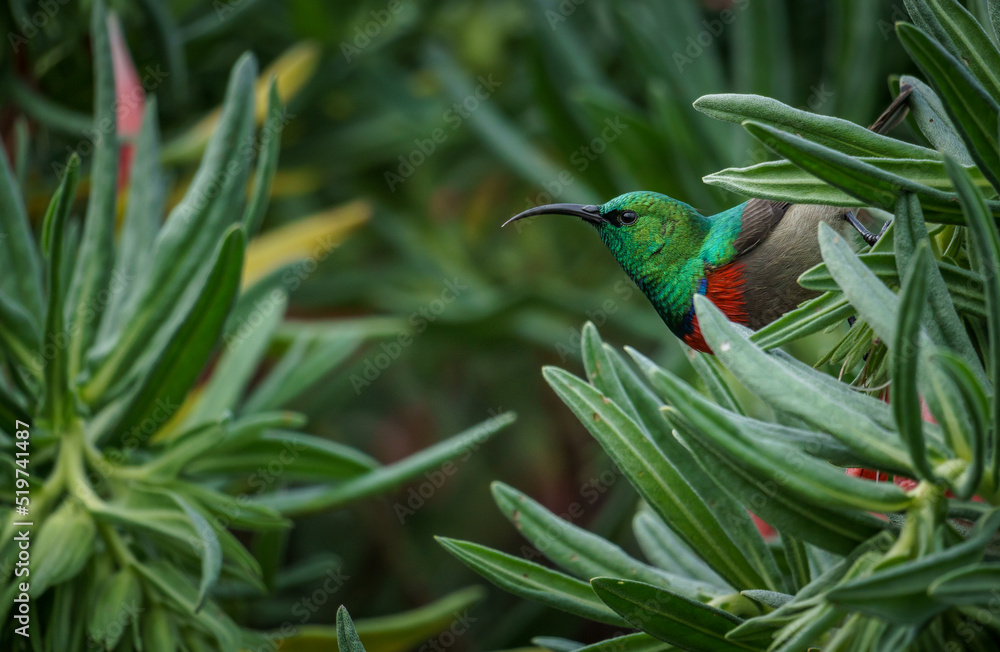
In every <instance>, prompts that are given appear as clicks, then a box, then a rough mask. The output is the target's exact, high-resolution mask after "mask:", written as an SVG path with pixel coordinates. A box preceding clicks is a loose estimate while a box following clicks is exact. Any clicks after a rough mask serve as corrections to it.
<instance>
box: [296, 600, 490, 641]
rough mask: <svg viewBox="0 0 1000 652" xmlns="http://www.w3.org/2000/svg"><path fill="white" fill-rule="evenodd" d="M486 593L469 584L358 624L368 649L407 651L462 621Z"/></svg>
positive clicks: (360, 621)
mask: <svg viewBox="0 0 1000 652" xmlns="http://www.w3.org/2000/svg"><path fill="white" fill-rule="evenodd" d="M484 596H485V591H484V590H483V589H482V588H481V587H478V586H470V587H468V588H466V589H461V590H459V591H455V592H454V593H450V594H448V595H446V596H444V597H443V598H441V599H439V600H436V601H434V602H432V603H430V604H428V605H425V606H423V607H419V608H417V609H411V610H410V611H404V612H402V613H398V614H393V615H391V616H383V617H380V618H366V619H365V620H359V621H358V622H357V623H355V626H356V627H357V630H358V636H359V637H360V638H361V641H362V642H363V643H364V644H365V647H366V648H367V649H368V652H406V651H407V650H412V649H413V647H414V646H416V645H419V644H421V643H423V642H425V641H427V640H429V639H433V637H434V636H435V635H436V634H437V633H438V632H442V631H447V630H448V629H449V628H450V627H451V626H452V625H453V624H455V623H456V622H460V619H461V618H462V617H463V616H464V615H465V614H466V613H467V612H468V610H469V608H471V607H472V606H473V605H475V604H476V603H478V602H480V601H481V600H482V599H483V597H484ZM469 620H472V619H471V618H470V619H469ZM289 652H294V650H289Z"/></svg>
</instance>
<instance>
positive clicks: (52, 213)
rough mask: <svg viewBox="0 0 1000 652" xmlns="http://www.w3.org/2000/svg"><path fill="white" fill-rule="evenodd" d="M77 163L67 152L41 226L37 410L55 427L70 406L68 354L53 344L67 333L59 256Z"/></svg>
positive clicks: (61, 340)
mask: <svg viewBox="0 0 1000 652" xmlns="http://www.w3.org/2000/svg"><path fill="white" fill-rule="evenodd" d="M79 166H80V159H79V157H77V156H76V154H72V155H70V157H69V161H68V162H67V163H66V173H65V174H64V175H63V178H62V181H61V182H60V183H59V189H58V190H57V191H56V194H55V196H54V197H53V198H52V203H50V204H49V209H48V211H47V212H46V214H45V222H44V225H43V233H44V234H45V237H44V242H43V246H44V248H45V255H46V257H47V258H48V270H47V273H46V278H47V279H48V280H47V284H48V287H47V288H46V289H47V291H48V292H47V293H48V302H47V305H46V308H45V335H44V339H43V342H49V343H51V344H52V345H53V346H52V349H53V351H52V355H51V356H50V357H49V359H45V358H40V359H41V361H42V364H43V365H44V378H45V396H44V397H43V399H42V406H41V408H40V410H41V413H42V415H44V417H45V418H46V419H48V420H50V421H51V423H52V424H53V427H54V428H56V429H58V428H59V427H61V426H62V425H63V424H64V423H65V422H66V419H68V418H69V413H70V411H71V410H72V408H73V406H72V405H70V404H69V401H70V398H69V396H68V393H69V386H70V381H71V379H70V378H69V359H68V355H69V354H68V352H67V351H66V349H65V345H63V346H56V344H57V343H64V342H65V339H66V336H67V334H68V331H67V329H66V316H65V292H66V288H65V287H64V286H63V285H62V283H61V281H62V279H63V271H64V270H63V265H65V264H66V261H65V260H64V259H63V236H64V235H65V232H66V220H67V218H68V217H69V209H70V206H71V205H72V204H73V197H74V196H75V195H76V175H77V171H78V169H79Z"/></svg>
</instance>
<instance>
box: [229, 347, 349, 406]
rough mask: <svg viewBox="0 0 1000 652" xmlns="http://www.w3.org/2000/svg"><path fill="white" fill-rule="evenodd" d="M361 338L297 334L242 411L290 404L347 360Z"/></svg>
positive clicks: (244, 404) (255, 389) (247, 400)
mask: <svg viewBox="0 0 1000 652" xmlns="http://www.w3.org/2000/svg"><path fill="white" fill-rule="evenodd" d="M361 341H362V340H361V336H359V335H352V334H344V335H337V336H334V337H313V336H311V335H308V334H299V335H296V336H295V338H294V340H293V342H292V344H291V346H290V347H289V348H288V349H287V350H286V351H285V353H284V355H283V356H282V357H281V359H280V360H278V362H277V363H276V364H275V365H274V366H273V367H271V369H270V371H269V372H268V374H267V376H266V377H265V378H264V380H262V381H261V382H260V383H259V384H258V385H257V386H256V387H255V388H254V389H253V391H252V392H251V393H250V396H248V397H247V399H246V400H245V401H244V402H243V405H242V407H241V408H240V412H241V413H242V414H252V413H254V412H259V411H262V410H274V409H277V408H281V407H284V406H286V405H288V404H289V403H290V402H291V401H293V400H294V399H295V398H297V397H298V396H301V395H302V394H303V393H305V392H306V391H308V390H309V389H310V388H312V387H314V386H315V385H316V383H318V382H319V381H320V380H322V379H323V378H325V377H327V375H328V374H330V372H332V371H333V369H335V368H336V367H337V366H339V365H340V364H341V363H343V362H344V361H345V360H347V358H348V357H350V355H351V354H352V353H354V352H355V351H356V350H357V349H358V346H360V344H361Z"/></svg>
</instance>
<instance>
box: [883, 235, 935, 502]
mask: <svg viewBox="0 0 1000 652" xmlns="http://www.w3.org/2000/svg"><path fill="white" fill-rule="evenodd" d="M929 258H930V251H929V248H928V245H927V241H926V240H921V241H920V242H919V243H917V248H916V252H915V253H914V256H913V262H912V264H911V265H910V269H909V271H908V272H907V274H906V280H905V281H904V282H903V290H902V297H901V300H900V306H899V320H898V326H897V327H896V339H895V341H894V343H893V346H892V348H891V350H890V354H889V355H890V358H889V360H890V375H891V377H892V411H893V414H894V415H895V417H896V425H897V427H898V428H899V434H900V436H901V437H902V438H903V441H904V442H906V446H907V448H908V449H909V451H910V459H911V460H912V462H913V469H914V471H916V472H917V476H918V477H919V478H921V479H924V480H930V481H932V482H933V481H936V480H937V476H936V475H935V474H934V471H933V470H932V469H931V467H930V464H929V463H928V461H927V450H926V448H925V446H924V430H923V423H924V422H923V418H922V417H921V406H920V395H919V393H918V392H917V362H918V360H919V351H920V337H919V335H920V321H921V317H922V315H923V311H924V305H925V301H926V298H927V270H928V269H929V268H930V265H931V263H930V261H929V260H928V259H929ZM872 484H879V483H872Z"/></svg>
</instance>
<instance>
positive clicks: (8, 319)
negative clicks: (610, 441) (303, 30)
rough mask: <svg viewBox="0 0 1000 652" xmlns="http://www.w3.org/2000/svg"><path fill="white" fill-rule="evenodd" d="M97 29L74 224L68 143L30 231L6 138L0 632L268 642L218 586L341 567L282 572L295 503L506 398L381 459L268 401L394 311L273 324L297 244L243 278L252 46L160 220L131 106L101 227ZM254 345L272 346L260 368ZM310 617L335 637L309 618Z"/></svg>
mask: <svg viewBox="0 0 1000 652" xmlns="http://www.w3.org/2000/svg"><path fill="white" fill-rule="evenodd" d="M107 24H108V23H107V19H106V15H105V10H104V3H103V2H101V1H100V0H97V1H95V2H94V3H93V14H92V23H91V32H92V37H93V42H94V73H95V80H96V91H95V101H94V129H95V133H98V134H100V137H95V138H94V147H93V153H92V156H91V165H90V184H89V195H88V201H87V206H86V211H85V214H84V216H83V220H82V227H81V226H80V222H78V221H76V220H73V219H71V214H72V212H73V209H74V198H75V196H76V190H77V181H78V175H79V172H80V169H81V159H80V156H78V155H77V154H75V153H74V154H73V155H72V156H71V157H70V158H69V160H68V162H67V164H66V166H65V168H64V170H63V172H62V175H61V181H60V185H59V188H58V190H57V192H56V194H55V195H54V197H53V198H52V201H51V203H50V204H49V208H48V211H47V213H46V215H45V219H44V222H43V224H42V226H41V234H40V237H39V238H38V243H36V237H35V234H34V233H33V231H32V227H31V224H30V222H29V221H28V219H27V215H26V212H25V206H24V200H23V198H22V190H21V189H20V188H19V187H18V185H17V183H16V181H15V176H14V175H13V174H12V172H11V169H10V165H9V164H8V162H7V159H6V157H5V156H2V155H0V235H2V237H0V260H2V261H3V263H4V266H5V270H4V273H3V275H2V276H0V353H2V362H0V496H2V499H3V501H4V503H5V505H4V507H3V509H2V511H0V562H2V568H0V577H2V578H3V582H2V586H3V588H2V590H0V622H2V625H0V646H2V647H4V649H9V648H10V647H11V646H13V645H15V644H17V645H27V644H30V645H31V647H32V649H39V650H41V649H44V650H60V651H62V650H80V649H84V648H85V647H100V648H103V649H124V650H131V649H146V650H160V649H175V648H176V647H177V646H178V645H183V646H184V647H185V648H186V649H213V650H234V651H235V650H239V649H244V648H251V649H258V648H260V647H261V646H266V647H265V648H264V649H270V647H271V646H272V644H273V642H274V641H275V640H276V639H277V638H284V637H286V636H288V634H289V632H287V631H279V632H277V633H271V632H263V631H254V630H252V629H249V628H247V627H244V626H243V625H242V624H240V623H239V622H238V621H239V620H240V619H239V616H238V614H236V615H235V616H234V615H233V614H230V613H229V612H227V610H226V609H225V608H224V607H225V606H226V602H227V600H230V599H232V598H235V597H240V598H250V597H254V596H259V595H262V594H263V593H265V592H267V591H275V590H276V587H277V590H285V591H288V590H289V589H290V588H294V587H295V586H297V585H299V584H302V583H307V582H309V581H310V580H313V579H314V578H315V575H314V573H323V572H324V571H325V570H328V569H334V568H336V566H337V565H338V561H337V558H336V556H335V555H332V554H327V555H326V556H325V557H324V558H322V559H316V560H311V565H308V566H305V567H299V568H292V569H283V568H281V565H282V561H283V557H284V542H285V537H286V532H287V529H288V528H289V526H290V525H291V521H290V517H291V516H292V515H297V514H302V513H307V512H312V511H316V510H321V509H330V508H337V507H342V506H344V505H346V504H349V503H351V502H353V501H356V500H358V499H360V498H363V497H366V496H370V495H372V494H375V493H378V492H381V491H385V490H388V489H391V488H393V487H395V486H398V485H399V484H402V483H403V482H405V481H407V480H409V479H412V478H414V477H416V476H419V475H421V474H423V473H424V472H425V471H427V470H429V469H433V468H436V467H437V466H439V465H440V464H442V463H443V462H445V461H446V460H449V459H451V458H452V457H455V456H456V455H459V454H462V453H463V452H464V451H466V450H468V449H469V448H470V447H472V446H479V445H480V444H481V443H482V442H484V441H485V440H486V439H488V438H489V437H490V436H492V435H493V434H494V433H495V432H496V431H497V430H499V429H500V428H502V427H504V426H505V425H507V424H509V423H510V422H511V421H512V419H513V417H512V415H510V414H501V415H499V416H496V417H494V418H493V419H491V420H489V421H486V422H484V423H483V424H481V425H480V426H478V427H477V428H474V429H471V430H470V431H468V432H466V433H463V434H460V435H457V436H455V437H453V438H451V439H448V440H445V441H443V442H440V443H438V444H435V445H433V446H431V447H429V448H427V449H425V450H423V451H421V452H419V453H417V454H416V455H413V456H411V457H409V458H406V459H404V460H401V461H399V462H397V463H395V464H391V465H386V466H382V465H380V464H378V463H377V462H376V461H375V460H374V459H373V458H371V457H370V456H368V455H366V454H364V453H362V452H361V451H359V450H356V449H353V448H350V447H348V446H345V445H343V444H340V443H338V442H335V441H331V440H327V439H324V438H321V437H317V436H312V435H306V434H303V433H300V432H297V429H298V428H300V427H301V426H303V425H304V418H303V417H302V415H300V414H298V413H295V412H290V411H287V410H284V409H283V408H284V407H285V405H286V404H288V403H289V402H290V401H292V400H293V399H295V398H296V397H297V396H299V395H300V394H302V393H303V392H305V391H307V390H308V389H310V388H311V387H313V386H315V385H316V384H317V383H318V382H319V381H321V380H322V379H324V378H326V377H328V375H329V374H330V373H331V372H332V371H333V370H334V369H336V368H337V367H338V366H339V365H340V364H341V363H342V362H343V361H344V360H345V359H346V358H348V356H350V354H351V353H352V352H353V351H355V350H356V349H357V348H358V347H359V346H360V344H361V343H362V342H363V341H364V340H365V339H368V338H372V337H377V336H381V335H385V334H388V333H395V332H397V331H398V330H399V328H400V327H401V326H400V324H399V323H398V322H397V321H396V320H385V319H355V320H346V319H345V320H329V321H317V322H310V323H299V324H294V323H285V322H284V321H283V320H284V316H285V308H286V306H287V302H288V291H289V289H288V287H286V286H287V285H288V278H289V276H288V274H289V273H291V272H294V271H295V270H296V266H297V265H298V264H299V262H301V261H299V262H296V263H292V264H289V265H285V266H282V267H279V268H277V269H274V270H273V271H272V272H271V273H269V274H268V275H266V276H265V277H264V278H263V279H262V280H260V281H258V282H256V283H254V284H253V285H251V286H249V287H246V288H241V276H242V275H243V274H244V270H245V266H244V254H245V251H246V241H247V239H248V238H249V237H251V236H252V235H253V234H254V233H255V231H256V230H257V227H258V226H259V224H260V222H261V219H262V217H263V214H264V210H265V207H266V205H267V200H268V195H269V192H270V188H271V183H272V179H273V176H274V174H275V169H276V166H277V158H278V147H279V137H278V136H279V134H280V132H281V130H282V127H283V122H282V120H283V118H284V113H283V111H282V108H281V103H280V100H279V99H278V95H277V90H276V86H275V84H273V83H272V84H271V87H270V95H269V103H268V107H267V108H268V111H267V118H266V120H265V122H264V124H263V127H262V129H261V132H260V133H259V134H257V133H256V127H255V120H254V115H255V99H254V88H253V84H254V78H255V76H256V64H255V61H254V58H253V57H252V56H250V55H245V56H243V57H242V58H241V59H240V61H239V62H238V63H237V64H236V66H235V67H234V69H233V71H232V74H231V77H230V81H229V85H228V88H227V91H226V99H225V101H224V103H223V106H222V109H221V114H220V117H219V120H218V124H217V127H216V129H215V131H214V134H213V135H212V138H211V140H210V142H209V143H208V146H207V149H206V151H205V154H204V156H203V158H202V160H201V164H200V167H199V169H198V172H197V174H196V175H195V177H194V180H193V181H192V183H191V185H190V186H189V187H188V189H187V192H186V194H185V195H184V198H183V199H182V200H181V201H180V203H179V204H177V206H175V207H174V208H173V209H172V210H171V211H170V213H169V215H168V216H167V218H166V220H165V222H164V223H163V224H162V226H161V224H160V220H161V217H162V213H163V208H164V189H165V186H166V182H165V175H164V173H163V171H162V170H161V168H160V148H159V137H158V133H157V122H156V102H155V101H150V102H149V103H148V105H147V110H146V115H145V119H144V121H143V130H142V133H141V134H140V135H139V137H138V142H137V144H136V155H135V162H134V166H133V167H132V171H131V177H130V182H129V192H128V201H127V206H126V208H125V210H124V218H123V222H122V225H121V228H120V231H119V232H118V233H117V235H116V217H117V208H116V200H117V189H116V181H117V165H118V145H119V143H118V139H117V138H116V134H115V127H114V125H115V111H116V104H115V92H114V88H115V86H114V78H113V73H112V64H111V46H110V44H109V39H108V31H107ZM258 153H259V156H256V157H255V154H258ZM255 158H256V161H257V163H256V170H255V171H254V170H253V169H252V168H253V163H254V159H255ZM251 177H252V179H251ZM248 191H249V192H248ZM269 353H270V354H271V355H272V357H273V358H274V359H275V362H274V365H273V366H272V367H271V368H270V370H269V373H268V374H267V375H266V376H265V377H264V378H262V379H261V378H256V377H255V374H256V373H257V369H258V366H259V365H260V363H261V362H262V360H263V359H264V357H265V355H267V354H269ZM15 505H16V508H15V507H14V506H15ZM26 521H27V522H30V523H31V524H29V525H20V524H19V523H21V522H26ZM233 530H236V531H239V532H242V533H246V536H243V535H241V536H239V537H238V536H237V535H236V534H234V532H233ZM24 532H27V533H28V534H27V540H28V541H30V545H28V547H27V549H26V550H25V548H24V546H23V545H21V542H22V541H25V536H24V534H23V533H24ZM254 533H255V534H254ZM251 535H253V536H252V537H251ZM250 540H252V541H253V544H254V545H253V552H251V551H250V550H248V549H247V548H246V547H245V545H244V542H245V541H250ZM25 554H27V555H28V556H29V557H30V561H29V562H28V563H27V564H24V563H21V562H22V561H23V560H24V559H25V557H24V555H25ZM24 570H27V571H29V572H27V573H25V572H22V571H24ZM339 586H340V585H339V584H338V585H337V586H336V587H333V588H330V587H327V591H332V590H336V589H337V588H339ZM479 597H480V596H479V592H478V591H476V590H471V591H464V592H460V593H457V594H454V595H453V596H451V597H450V598H446V599H445V600H442V601H441V603H439V604H438V605H437V606H436V607H431V608H428V609H425V610H423V611H418V612H414V613H412V614H409V615H408V616H407V617H405V618H397V619H385V620H384V621H381V622H380V623H374V622H373V623H371V624H370V625H369V626H368V632H369V634H370V635H371V636H373V637H374V638H375V640H377V641H378V642H379V645H378V647H377V648H373V649H383V650H399V649H402V648H405V646H407V645H410V644H412V642H413V640H414V636H416V637H417V639H416V640H419V637H420V636H426V635H427V634H426V631H427V630H428V629H430V630H431V631H434V630H435V628H437V627H439V626H440V625H439V624H440V623H442V622H444V623H447V622H448V618H450V616H449V614H450V612H451V611H452V610H454V609H456V608H461V607H463V606H467V605H468V604H470V603H472V602H475V601H476V600H478V599H479ZM442 610H444V611H442ZM17 616H22V618H20V619H19V618H17ZM298 622H301V621H298V620H297V621H296V623H298ZM21 625H24V626H25V629H24V630H22V631H18V629H20V626H21ZM361 629H362V630H364V627H361ZM386 632H388V634H387V633H386ZM291 633H292V634H295V633H297V632H296V629H295V628H292V630H291ZM26 635H30V643H29V638H26V637H25V636H26ZM309 635H310V636H311V637H312V640H331V639H332V637H333V633H332V631H325V630H323V629H322V628H319V627H315V628H312V629H311V630H310V632H309Z"/></svg>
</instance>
